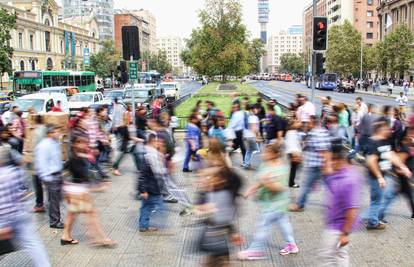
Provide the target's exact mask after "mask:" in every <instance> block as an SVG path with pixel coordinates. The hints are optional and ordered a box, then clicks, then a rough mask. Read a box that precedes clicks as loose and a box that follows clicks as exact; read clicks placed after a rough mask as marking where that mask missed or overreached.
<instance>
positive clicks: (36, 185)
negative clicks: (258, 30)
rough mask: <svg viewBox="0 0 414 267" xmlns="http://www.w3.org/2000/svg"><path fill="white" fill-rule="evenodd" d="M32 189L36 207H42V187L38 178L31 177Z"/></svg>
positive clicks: (35, 176)
mask: <svg viewBox="0 0 414 267" xmlns="http://www.w3.org/2000/svg"><path fill="white" fill-rule="evenodd" d="M33 187H34V190H35V195H36V207H38V208H40V207H43V187H42V181H41V180H40V178H39V176H37V175H33Z"/></svg>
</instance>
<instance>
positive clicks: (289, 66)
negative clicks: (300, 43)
mask: <svg viewBox="0 0 414 267" xmlns="http://www.w3.org/2000/svg"><path fill="white" fill-rule="evenodd" d="M280 70H281V71H284V72H288V73H293V74H303V73H304V70H305V60H304V56H303V55H297V54H293V53H286V54H283V55H282V56H281V57H280Z"/></svg>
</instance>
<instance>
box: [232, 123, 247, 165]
mask: <svg viewBox="0 0 414 267" xmlns="http://www.w3.org/2000/svg"><path fill="white" fill-rule="evenodd" d="M235 134H236V139H234V140H233V149H234V150H236V149H238V148H240V150H241V152H242V156H243V162H244V157H245V156H246V147H245V146H244V142H243V130H240V131H235Z"/></svg>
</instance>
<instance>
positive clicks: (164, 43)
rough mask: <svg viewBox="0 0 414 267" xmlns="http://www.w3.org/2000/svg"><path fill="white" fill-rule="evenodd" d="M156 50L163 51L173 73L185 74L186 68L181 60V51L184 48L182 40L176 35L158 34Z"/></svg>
mask: <svg viewBox="0 0 414 267" xmlns="http://www.w3.org/2000/svg"><path fill="white" fill-rule="evenodd" d="M157 48H158V51H165V53H166V54H167V60H168V62H169V63H170V64H171V65H172V67H173V73H174V74H175V75H182V74H187V72H188V69H187V68H186V66H185V65H184V63H183V62H182V60H181V57H180V55H181V52H182V51H183V49H184V42H183V39H182V38H181V37H177V36H160V37H158V38H157Z"/></svg>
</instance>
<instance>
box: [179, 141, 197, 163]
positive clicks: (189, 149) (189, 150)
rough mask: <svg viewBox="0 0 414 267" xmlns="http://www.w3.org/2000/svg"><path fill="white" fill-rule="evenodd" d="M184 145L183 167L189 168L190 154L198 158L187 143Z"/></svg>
mask: <svg viewBox="0 0 414 267" xmlns="http://www.w3.org/2000/svg"><path fill="white" fill-rule="evenodd" d="M185 147H186V149H185V158H184V164H183V169H189V166H190V160H191V156H193V155H194V156H195V157H197V159H198V155H197V154H196V152H195V151H192V150H191V146H190V144H189V143H187V144H186V146H185Z"/></svg>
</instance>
